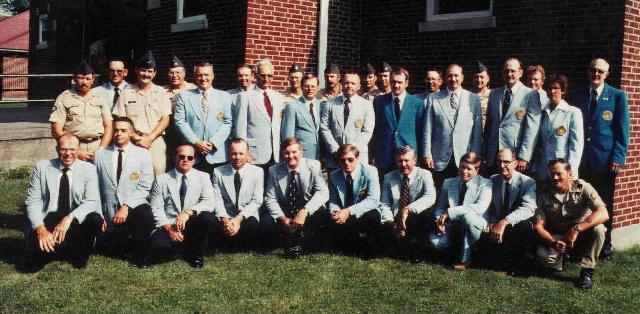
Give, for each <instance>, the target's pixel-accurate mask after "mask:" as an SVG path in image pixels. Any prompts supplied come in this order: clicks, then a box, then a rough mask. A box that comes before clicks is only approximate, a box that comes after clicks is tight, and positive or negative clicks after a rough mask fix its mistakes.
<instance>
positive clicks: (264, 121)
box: [234, 87, 284, 165]
mask: <svg viewBox="0 0 640 314" xmlns="http://www.w3.org/2000/svg"><path fill="white" fill-rule="evenodd" d="M267 95H268V97H269V100H270V102H271V106H272V107H273V117H272V118H271V119H269V114H268V113H267V109H266V108H265V106H264V91H263V90H262V89H259V88H257V87H256V88H255V89H253V90H250V91H246V92H242V93H240V94H239V95H238V100H237V101H238V104H237V106H238V108H237V111H238V112H237V117H235V118H234V121H235V123H236V137H239V138H243V139H245V140H247V142H248V143H249V151H250V152H251V156H252V157H253V164H256V165H262V164H266V163H268V162H269V160H270V159H271V155H272V154H273V158H274V160H275V161H276V162H278V161H280V124H281V121H282V116H283V115H284V98H283V97H282V95H281V94H280V93H278V92H276V91H274V90H272V89H269V90H268V91H267Z"/></svg>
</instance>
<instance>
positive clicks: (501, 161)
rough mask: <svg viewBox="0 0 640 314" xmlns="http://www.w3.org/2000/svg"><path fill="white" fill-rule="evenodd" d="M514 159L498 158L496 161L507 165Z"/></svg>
mask: <svg viewBox="0 0 640 314" xmlns="http://www.w3.org/2000/svg"><path fill="white" fill-rule="evenodd" d="M514 161H515V160H498V162H499V163H500V164H501V165H508V164H510V163H512V162H514Z"/></svg>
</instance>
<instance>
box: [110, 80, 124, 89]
mask: <svg viewBox="0 0 640 314" xmlns="http://www.w3.org/2000/svg"><path fill="white" fill-rule="evenodd" d="M126 85H127V82H125V81H122V82H120V85H119V86H115V85H113V83H112V82H111V81H109V82H107V88H109V90H110V91H113V90H114V89H116V87H117V88H119V89H120V90H123V89H124V87H125V86H126Z"/></svg>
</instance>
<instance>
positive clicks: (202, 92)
mask: <svg viewBox="0 0 640 314" xmlns="http://www.w3.org/2000/svg"><path fill="white" fill-rule="evenodd" d="M212 89H213V87H209V88H207V90H201V89H200V88H199V87H198V92H199V93H200V94H201V95H202V94H204V93H207V96H211V90H212Z"/></svg>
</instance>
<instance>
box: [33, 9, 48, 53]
mask: <svg viewBox="0 0 640 314" xmlns="http://www.w3.org/2000/svg"><path fill="white" fill-rule="evenodd" d="M48 24H49V16H48V15H47V14H41V15H40V16H38V44H37V45H36V48H38V49H44V48H47V41H48V40H49V25H48Z"/></svg>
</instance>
